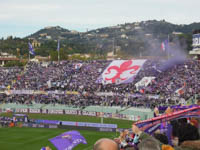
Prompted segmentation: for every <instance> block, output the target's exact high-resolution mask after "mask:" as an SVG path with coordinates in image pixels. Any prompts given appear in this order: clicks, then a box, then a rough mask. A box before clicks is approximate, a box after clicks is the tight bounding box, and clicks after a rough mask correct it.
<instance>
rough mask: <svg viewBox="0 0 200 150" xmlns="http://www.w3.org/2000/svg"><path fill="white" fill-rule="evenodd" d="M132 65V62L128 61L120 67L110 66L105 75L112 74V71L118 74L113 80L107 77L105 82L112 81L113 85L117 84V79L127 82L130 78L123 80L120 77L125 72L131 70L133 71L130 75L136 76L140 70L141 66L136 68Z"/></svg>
mask: <svg viewBox="0 0 200 150" xmlns="http://www.w3.org/2000/svg"><path fill="white" fill-rule="evenodd" d="M131 65H132V60H128V61H125V62H123V63H122V64H121V65H120V66H110V67H109V68H108V69H107V72H106V73H105V75H109V74H110V73H111V70H115V71H116V72H117V73H116V74H115V76H113V77H112V78H108V77H105V80H107V81H109V80H111V82H112V83H115V82H116V80H117V79H119V80H127V79H128V77H124V78H121V77H120V76H121V75H122V74H123V73H124V72H125V71H129V70H130V71H131V72H130V74H134V73H135V72H136V71H137V70H138V69H139V68H140V66H138V65H135V66H131Z"/></svg>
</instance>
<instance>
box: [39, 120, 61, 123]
mask: <svg viewBox="0 0 200 150" xmlns="http://www.w3.org/2000/svg"><path fill="white" fill-rule="evenodd" d="M59 122H60V121H58V120H35V123H44V124H59Z"/></svg>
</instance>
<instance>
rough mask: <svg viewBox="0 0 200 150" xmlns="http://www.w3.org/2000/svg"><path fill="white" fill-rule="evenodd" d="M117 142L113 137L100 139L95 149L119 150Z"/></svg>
mask: <svg viewBox="0 0 200 150" xmlns="http://www.w3.org/2000/svg"><path fill="white" fill-rule="evenodd" d="M118 149H119V147H118V145H117V143H116V142H115V141H113V140H111V139H107V138H103V139H99V140H98V141H97V142H96V143H95V144H94V146H93V150H118Z"/></svg>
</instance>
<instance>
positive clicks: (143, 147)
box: [138, 138, 161, 150]
mask: <svg viewBox="0 0 200 150" xmlns="http://www.w3.org/2000/svg"><path fill="white" fill-rule="evenodd" d="M138 149H139V150H161V149H160V144H159V142H158V141H157V140H155V139H153V138H146V139H144V140H142V141H141V142H140V144H139V145H138Z"/></svg>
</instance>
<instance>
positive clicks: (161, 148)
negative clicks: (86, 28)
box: [93, 119, 200, 150]
mask: <svg viewBox="0 0 200 150" xmlns="http://www.w3.org/2000/svg"><path fill="white" fill-rule="evenodd" d="M171 125H172V132H171V138H172V140H171V142H172V143H171V142H170V141H169V140H168V137H167V136H166V133H165V132H161V130H157V131H156V132H155V133H154V134H153V135H151V136H150V135H149V134H147V133H145V132H143V131H141V130H140V129H139V128H138V127H137V126H136V125H134V124H133V125H132V131H131V132H129V131H128V130H124V131H122V132H121V133H120V136H119V138H115V139H114V140H111V139H100V140H98V141H97V142H96V143H95V144H94V147H93V150H199V149H200V136H199V132H198V129H197V128H196V126H195V125H193V124H190V123H188V122H187V119H179V120H176V121H172V122H171Z"/></svg>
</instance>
